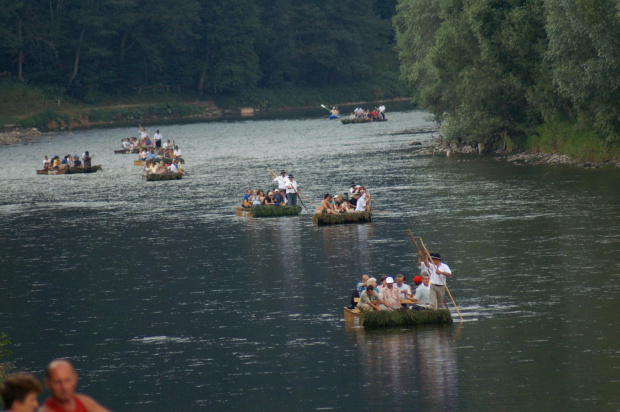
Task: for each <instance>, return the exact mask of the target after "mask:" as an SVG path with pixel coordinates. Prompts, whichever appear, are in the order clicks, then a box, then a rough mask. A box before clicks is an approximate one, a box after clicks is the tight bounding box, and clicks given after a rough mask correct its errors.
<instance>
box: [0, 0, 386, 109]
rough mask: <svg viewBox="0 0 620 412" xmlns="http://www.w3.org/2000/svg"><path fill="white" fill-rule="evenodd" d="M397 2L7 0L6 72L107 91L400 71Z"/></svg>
mask: <svg viewBox="0 0 620 412" xmlns="http://www.w3.org/2000/svg"><path fill="white" fill-rule="evenodd" d="M395 10H396V0H389V1H382V0H355V1H352V0H343V1H339V2H325V1H324V0H307V1H305V2H295V1H292V0H273V1H270V2H263V1H258V0H226V1H224V0H175V1H174V2H170V1H167V0H148V1H147V0H62V1H53V2H51V1H47V0H28V1H25V0H0V72H4V73H7V72H8V73H11V74H12V75H13V76H15V77H17V78H19V79H20V80H23V81H27V82H29V83H31V84H35V85H44V86H46V87H50V88H54V89H55V90H57V91H58V93H59V94H60V95H63V94H65V93H66V94H68V95H72V96H75V97H78V98H82V99H85V100H86V101H88V99H95V98H96V96H97V95H99V94H114V93H122V92H123V91H126V90H131V89H132V88H138V87H140V86H143V85H153V84H163V85H173V86H174V85H179V86H184V87H189V88H192V89H194V90H196V91H199V92H201V93H205V94H211V95H212V94H221V93H224V94H226V93H229V94H234V93H240V92H242V91H243V90H244V89H247V88H253V87H272V86H274V85H280V84H283V83H285V84H286V83H289V84H292V85H295V86H298V87H317V86H321V87H323V86H326V85H331V84H337V83H341V82H351V81H354V80H355V81H360V82H363V81H366V80H368V79H372V78H374V77H378V76H381V75H382V74H384V73H385V72H386V71H389V72H392V73H397V72H398V59H397V55H396V53H395V51H394V45H395V40H394V30H393V27H392V24H391V19H392V16H393V15H394V13H395Z"/></svg>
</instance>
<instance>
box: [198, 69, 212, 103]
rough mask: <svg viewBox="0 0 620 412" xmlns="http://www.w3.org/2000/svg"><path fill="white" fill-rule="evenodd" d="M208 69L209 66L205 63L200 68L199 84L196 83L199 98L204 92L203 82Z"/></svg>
mask: <svg viewBox="0 0 620 412" xmlns="http://www.w3.org/2000/svg"><path fill="white" fill-rule="evenodd" d="M208 67H209V64H208V63H205V64H204V66H202V73H201V74H200V83H198V91H199V92H200V95H201V96H202V95H203V94H204V92H205V80H206V78H207V69H208Z"/></svg>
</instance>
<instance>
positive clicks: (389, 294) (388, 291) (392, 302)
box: [381, 276, 402, 310]
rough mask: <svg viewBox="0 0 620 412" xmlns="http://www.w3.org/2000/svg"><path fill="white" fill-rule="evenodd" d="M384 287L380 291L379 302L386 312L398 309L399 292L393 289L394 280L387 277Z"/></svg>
mask: <svg viewBox="0 0 620 412" xmlns="http://www.w3.org/2000/svg"><path fill="white" fill-rule="evenodd" d="M385 284H386V286H385V287H384V288H383V289H382V290H381V301H382V302H383V304H384V305H385V307H386V309H388V310H396V309H400V307H401V305H400V301H401V300H402V299H401V297H400V290H399V289H398V288H396V287H394V279H392V278H391V277H390V276H388V277H387V278H386V279H385Z"/></svg>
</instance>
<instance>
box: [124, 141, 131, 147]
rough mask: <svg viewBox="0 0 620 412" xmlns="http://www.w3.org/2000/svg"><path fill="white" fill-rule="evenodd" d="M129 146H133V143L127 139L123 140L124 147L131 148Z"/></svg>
mask: <svg viewBox="0 0 620 412" xmlns="http://www.w3.org/2000/svg"><path fill="white" fill-rule="evenodd" d="M129 146H131V143H129V142H128V141H127V140H125V141H124V142H123V147H124V148H125V149H129Z"/></svg>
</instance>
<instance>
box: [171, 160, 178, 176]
mask: <svg viewBox="0 0 620 412" xmlns="http://www.w3.org/2000/svg"><path fill="white" fill-rule="evenodd" d="M168 172H169V173H179V161H178V160H177V159H174V161H173V162H172V163H170V166H168Z"/></svg>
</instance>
